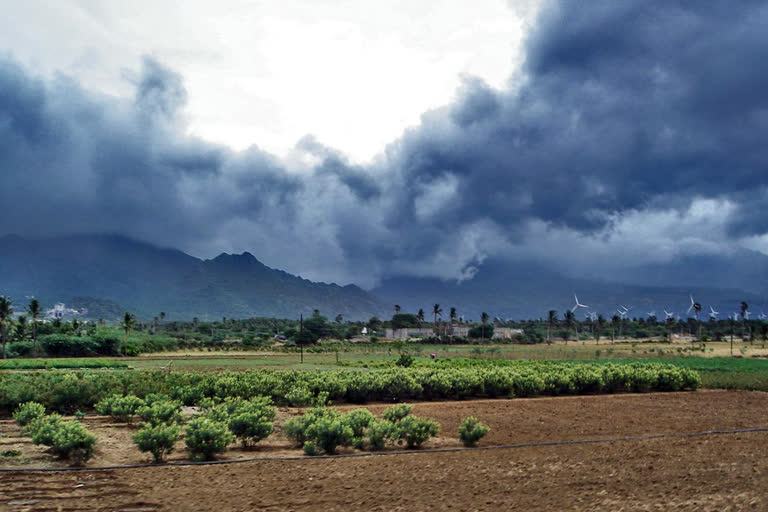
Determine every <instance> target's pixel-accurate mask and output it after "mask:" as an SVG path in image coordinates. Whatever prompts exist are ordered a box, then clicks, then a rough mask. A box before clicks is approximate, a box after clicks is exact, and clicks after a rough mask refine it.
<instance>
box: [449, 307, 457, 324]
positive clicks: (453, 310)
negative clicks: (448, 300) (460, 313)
mask: <svg viewBox="0 0 768 512" xmlns="http://www.w3.org/2000/svg"><path fill="white" fill-rule="evenodd" d="M449 316H450V317H451V323H452V324H453V323H455V322H456V316H457V313H456V308H451V312H450V314H449Z"/></svg>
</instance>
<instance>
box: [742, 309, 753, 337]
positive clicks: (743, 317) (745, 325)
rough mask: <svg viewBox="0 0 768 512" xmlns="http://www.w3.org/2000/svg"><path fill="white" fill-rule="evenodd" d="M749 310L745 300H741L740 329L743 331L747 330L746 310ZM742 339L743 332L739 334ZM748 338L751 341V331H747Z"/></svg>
mask: <svg viewBox="0 0 768 512" xmlns="http://www.w3.org/2000/svg"><path fill="white" fill-rule="evenodd" d="M748 311H749V304H747V303H746V302H745V301H741V331H742V333H744V332H745V331H746V330H747V312H748ZM741 337H742V339H743V338H744V334H742V335H741ZM749 340H750V342H751V341H752V333H751V332H750V333H749Z"/></svg>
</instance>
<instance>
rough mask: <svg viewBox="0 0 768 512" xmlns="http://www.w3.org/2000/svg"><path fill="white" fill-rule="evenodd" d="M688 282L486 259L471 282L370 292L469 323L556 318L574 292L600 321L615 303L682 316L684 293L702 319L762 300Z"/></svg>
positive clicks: (640, 313) (396, 284)
mask: <svg viewBox="0 0 768 512" xmlns="http://www.w3.org/2000/svg"><path fill="white" fill-rule="evenodd" d="M766 259H768V258H766ZM638 279H639V277H638ZM689 283H690V284H681V282H677V283H675V285H674V286H652V285H650V284H646V285H640V284H633V283H623V282H615V281H609V280H599V279H577V278H573V277H567V276H565V275H563V274H561V273H559V272H557V271H554V270H551V269H549V268H547V267H545V266H543V265H540V264H538V263H535V262H516V263H501V262H493V261H491V262H487V263H485V264H484V265H481V266H480V267H479V272H478V273H477V275H476V276H475V277H474V278H473V279H472V280H468V281H463V282H456V281H442V280H440V279H436V278H416V277H395V278H391V279H387V280H385V281H384V282H382V283H381V284H380V285H379V286H378V287H376V288H374V289H373V290H371V292H372V293H374V294H375V295H377V296H379V297H381V298H382V299H385V300H388V301H390V302H393V301H398V302H397V303H398V304H400V306H401V307H402V308H403V309H404V310H406V311H408V312H416V311H418V309H419V308H423V309H424V312H425V313H426V315H427V317H428V318H432V314H431V312H432V306H433V305H434V304H435V303H439V304H440V305H441V307H442V309H443V318H447V317H448V314H449V309H450V307H456V308H457V309H458V313H459V314H460V315H464V316H465V317H467V318H472V319H475V320H477V319H478V318H479V317H480V315H481V313H482V312H483V311H485V312H487V313H488V314H490V315H492V316H498V317H500V318H502V319H509V318H512V319H523V318H540V317H545V316H546V315H547V311H549V310H550V309H555V310H556V311H557V312H558V314H559V316H560V317H561V318H562V316H563V314H564V312H565V311H566V310H568V309H571V308H572V307H573V306H574V298H573V295H574V294H578V296H579V301H580V302H581V303H582V304H586V305H588V306H590V308H591V310H592V311H596V312H598V313H601V314H603V315H604V316H606V317H610V316H611V315H613V314H614V313H615V312H616V309H617V307H618V306H619V305H620V304H622V305H625V306H627V307H630V306H631V307H632V309H631V310H630V312H629V316H632V317H634V316H637V317H644V316H646V315H647V313H650V312H652V311H655V313H656V316H657V318H659V319H663V318H664V309H666V310H667V311H670V312H674V313H677V314H680V315H681V316H682V317H685V316H686V315H685V312H686V310H687V308H688V307H689V305H690V299H689V294H693V295H694V298H695V299H696V301H698V302H700V303H701V304H702V306H703V310H702V313H701V317H702V318H706V317H707V315H708V314H709V306H712V307H714V308H715V310H716V311H719V312H720V317H719V318H725V316H726V315H728V314H731V313H732V312H733V311H736V310H738V306H739V303H740V301H742V300H746V301H747V302H749V303H750V305H751V306H750V307H751V310H752V311H753V313H755V314H759V312H760V308H761V307H765V306H764V305H763V304H762V302H763V299H762V297H761V296H760V295H758V294H755V293H751V292H749V291H745V290H741V289H737V288H734V287H730V288H716V287H713V286H708V283H707V282H706V281H701V282H697V281H691V282H689ZM766 312H768V309H766ZM584 313H585V310H584V309H580V310H579V311H577V314H578V318H579V319H583V315H584Z"/></svg>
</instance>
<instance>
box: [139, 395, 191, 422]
mask: <svg viewBox="0 0 768 512" xmlns="http://www.w3.org/2000/svg"><path fill="white" fill-rule="evenodd" d="M136 412H137V414H138V415H139V416H140V417H141V419H142V420H144V421H146V422H147V423H149V424H150V425H169V424H172V423H181V422H182V421H183V419H184V417H183V416H182V414H181V402H177V401H175V400H167V399H166V400H158V401H154V402H152V403H151V404H150V405H143V406H141V407H139V408H138V410H137V411H136Z"/></svg>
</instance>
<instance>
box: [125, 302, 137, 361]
mask: <svg viewBox="0 0 768 512" xmlns="http://www.w3.org/2000/svg"><path fill="white" fill-rule="evenodd" d="M122 327H123V329H124V330H125V338H124V339H123V355H127V354H128V334H130V332H131V329H133V328H134V327H136V317H134V316H133V313H129V312H127V311H126V312H125V316H124V317H123V325H122Z"/></svg>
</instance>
